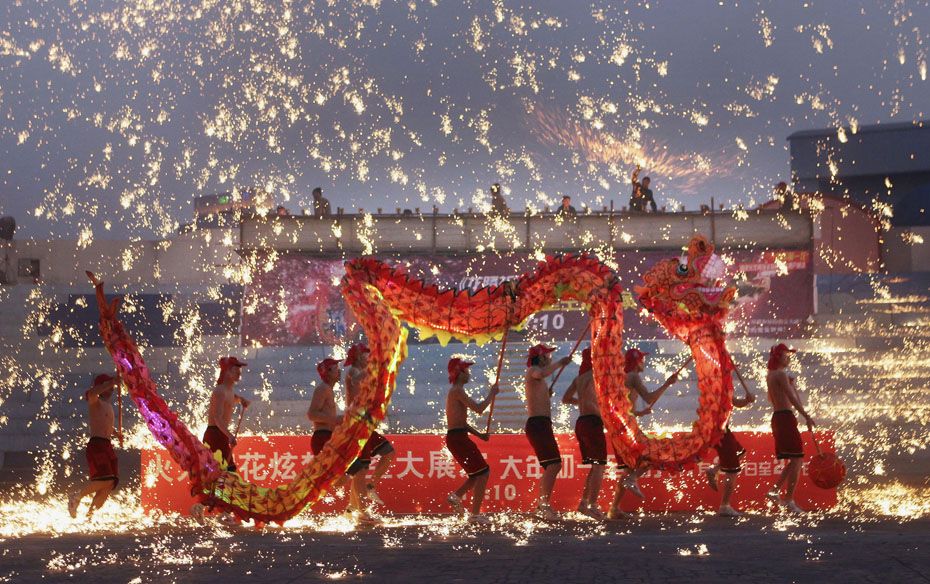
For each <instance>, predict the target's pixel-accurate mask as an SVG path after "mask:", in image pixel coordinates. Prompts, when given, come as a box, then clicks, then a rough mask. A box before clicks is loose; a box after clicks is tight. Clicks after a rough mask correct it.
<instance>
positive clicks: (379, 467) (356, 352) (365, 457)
mask: <svg viewBox="0 0 930 584" xmlns="http://www.w3.org/2000/svg"><path fill="white" fill-rule="evenodd" d="M369 353H370V350H369V349H368V346H367V345H365V344H364V343H356V344H354V345H352V346H351V347H350V348H349V353H348V355H347V356H346V360H345V364H346V366H348V367H349V370H348V371H346V383H345V386H346V404H350V403H352V402H353V401H354V400H355V396H357V395H358V393H359V389H360V388H359V383H361V380H362V378H363V377H364V376H365V369H366V368H367V367H368V354H369ZM376 456H380V457H381V458H380V459H379V460H378V464H376V465H375V470H374V472H372V473H371V480H370V481H369V482H368V484H367V485H365V494H366V496H367V497H368V498H369V499H371V500H372V501H374V502H375V503H378V504H379V505H383V504H384V501H382V500H381V497H379V496H378V491H377V487H378V483H379V482H380V481H381V477H383V476H384V473H386V472H387V470H388V469H389V468H391V465H392V464H393V463H394V457H395V456H397V455H396V453H395V452H394V446H393V445H392V444H391V443H390V442H389V441H388V439H387V438H385V437H384V436H382V435H381V434H380V433H378V432H377V431H372V433H371V436H370V437H369V438H368V442H366V443H365V448H364V449H362V453H361V454H360V455H359V457H358V460H357V461H356V462H355V463H354V464H353V467H359V468H361V470H362V471H364V472H362V476H363V477H364V476H365V475H366V474H367V473H368V467H369V466H370V465H371V461H372V459H374V458H375V457H376ZM349 474H353V472H352V469H351V468H350V472H349Z"/></svg>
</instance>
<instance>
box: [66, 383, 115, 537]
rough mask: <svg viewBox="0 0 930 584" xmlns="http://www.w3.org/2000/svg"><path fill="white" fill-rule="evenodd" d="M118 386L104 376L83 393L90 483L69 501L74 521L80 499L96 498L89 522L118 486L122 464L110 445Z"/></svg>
mask: <svg viewBox="0 0 930 584" xmlns="http://www.w3.org/2000/svg"><path fill="white" fill-rule="evenodd" d="M117 383H118V380H117V379H116V378H115V377H112V376H110V375H107V374H106V373H101V374H100V375H98V376H97V377H95V378H94V385H93V387H91V388H90V389H89V390H87V392H85V393H84V399H85V400H87V410H88V411H87V422H88V426H90V440H88V442H87V447H86V448H85V453H86V456H87V467H88V476H89V478H90V480H88V481H87V482H86V483H85V484H84V486H83V487H82V488H81V490H80V491H78V492H76V493H74V494H73V495H71V496H70V497H68V513H70V514H71V517H72V518H77V510H78V505H80V503H81V499H83V498H84V497H86V496H87V495H93V499H91V502H90V507H88V509H87V518H88V519H90V518H91V516H93V514H94V511H96V510H97V509H99V508H100V507H102V506H103V504H104V503H105V502H106V500H107V497H108V496H109V495H110V493H111V492H112V491H113V489H115V488H116V485H117V483H119V461H118V460H117V458H116V453H115V452H113V445H112V444H111V443H110V438H112V436H113V404H111V403H110V398H111V397H112V396H113V388H114V387H116V384H117Z"/></svg>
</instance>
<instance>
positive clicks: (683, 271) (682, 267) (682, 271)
mask: <svg viewBox="0 0 930 584" xmlns="http://www.w3.org/2000/svg"><path fill="white" fill-rule="evenodd" d="M675 272H676V273H677V274H678V275H679V276H687V275H688V264H682V263H679V264H678V268H677V269H676V270H675Z"/></svg>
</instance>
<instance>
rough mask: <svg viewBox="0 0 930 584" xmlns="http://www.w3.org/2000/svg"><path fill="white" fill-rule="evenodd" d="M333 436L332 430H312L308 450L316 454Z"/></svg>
mask: <svg viewBox="0 0 930 584" xmlns="http://www.w3.org/2000/svg"><path fill="white" fill-rule="evenodd" d="M332 437H333V431H332V430H314V431H313V437H312V438H310V451H311V452H313V455H314V456H316V455H317V454H319V453H320V451H321V450H323V446H325V445H326V443H327V442H329V439H330V438H332Z"/></svg>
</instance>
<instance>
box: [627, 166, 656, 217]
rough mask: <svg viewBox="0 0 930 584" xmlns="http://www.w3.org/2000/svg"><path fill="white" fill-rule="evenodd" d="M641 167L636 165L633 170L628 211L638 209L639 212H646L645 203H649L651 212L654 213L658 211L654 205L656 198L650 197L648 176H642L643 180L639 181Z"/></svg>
mask: <svg viewBox="0 0 930 584" xmlns="http://www.w3.org/2000/svg"><path fill="white" fill-rule="evenodd" d="M641 170H642V169H641V168H640V167H639V166H637V167H636V170H634V171H633V177H632V182H633V194H632V195H630V211H638V212H641V213H645V212H646V205H649V206H650V207H651V208H652V212H653V213H655V212H656V211H658V209H657V207H656V200H655V199H654V198H653V197H652V189H650V188H649V183H650V182H651V180H650V178H649V177H648V176H646V177H643V181H642V182H639V181H638V180H637V179H638V178H639V173H640V171H641Z"/></svg>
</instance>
